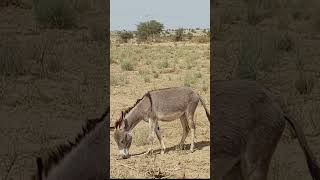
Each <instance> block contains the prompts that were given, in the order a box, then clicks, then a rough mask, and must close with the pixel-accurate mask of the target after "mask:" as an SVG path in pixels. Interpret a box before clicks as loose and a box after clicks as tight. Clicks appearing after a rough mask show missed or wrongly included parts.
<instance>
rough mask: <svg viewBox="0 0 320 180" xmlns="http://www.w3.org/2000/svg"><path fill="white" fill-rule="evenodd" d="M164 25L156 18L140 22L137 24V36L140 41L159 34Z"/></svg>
mask: <svg viewBox="0 0 320 180" xmlns="http://www.w3.org/2000/svg"><path fill="white" fill-rule="evenodd" d="M163 28H164V26H163V24H161V23H160V22H158V21H156V20H151V21H147V22H141V23H139V24H138V25H137V37H138V39H139V40H140V41H146V40H147V39H148V38H150V37H151V38H154V37H155V36H159V35H160V33H161V31H162V30H163Z"/></svg>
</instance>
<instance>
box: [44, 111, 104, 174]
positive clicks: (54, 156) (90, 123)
mask: <svg viewBox="0 0 320 180" xmlns="http://www.w3.org/2000/svg"><path fill="white" fill-rule="evenodd" d="M108 114H109V108H107V110H106V111H105V112H104V113H103V114H102V116H101V117H100V118H95V119H87V122H86V124H85V125H84V126H82V132H80V133H79V134H78V135H77V136H76V138H75V140H74V141H73V142H72V141H68V142H67V143H64V144H61V145H58V146H56V148H54V150H52V151H51V152H49V153H48V154H47V157H45V158H44V161H43V171H44V174H45V176H47V175H48V172H49V171H50V170H51V169H52V168H53V167H54V166H56V165H57V164H58V163H59V162H60V161H61V160H62V159H63V158H64V157H65V156H66V155H67V154H68V153H70V152H71V150H72V149H73V148H75V147H76V146H78V145H79V144H80V142H81V140H83V139H84V137H86V135H87V134H88V133H89V132H91V131H92V130H93V129H94V128H95V127H96V126H97V124H99V123H100V122H102V121H103V120H104V118H105V117H106V116H107V115H108Z"/></svg>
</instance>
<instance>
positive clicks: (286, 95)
mask: <svg viewBox="0 0 320 180" xmlns="http://www.w3.org/2000/svg"><path fill="white" fill-rule="evenodd" d="M250 2H253V1H236V0H231V1H215V4H214V7H215V8H214V9H213V11H211V13H212V15H213V21H214V34H213V39H212V43H213V44H214V48H213V54H214V56H213V60H214V61H213V63H214V68H213V71H212V73H213V74H211V78H212V79H213V80H220V79H238V78H243V77H244V76H245V75H248V76H249V77H251V79H256V80H257V81H258V82H259V83H261V84H263V85H265V86H266V87H267V88H269V89H270V90H271V91H272V92H273V93H274V94H275V95H276V96H278V97H279V102H280V103H281V105H282V107H283V109H284V110H285V112H286V113H288V114H291V115H292V116H293V117H294V118H295V119H296V120H297V121H298V122H299V124H300V125H301V126H302V127H303V130H304V132H305V134H306V135H307V141H308V143H309V145H310V148H311V150H312V151H313V152H314V154H315V156H316V157H317V162H318V163H320V138H319V137H320V136H319V132H320V118H319V117H320V116H319V115H320V114H319V112H320V111H319V110H320V102H319V92H320V84H319V72H320V64H319V63H320V62H319V57H320V51H319V47H320V33H319V32H320V26H319V22H320V18H319V17H320V16H319V11H318V9H319V7H320V6H319V3H318V4H317V3H316V1H308V2H307V1H299V0H298V1H294V2H293V1H292V2H291V1H254V2H261V4H262V5H261V7H262V8H261V9H259V8H256V7H257V6H254V5H252V6H251V5H249V4H248V3H250ZM280 2H282V3H284V4H282V5H281V4H278V5H277V3H280ZM294 3H295V4H294ZM312 3H313V4H312ZM248 9H249V10H253V11H256V12H258V13H257V14H253V15H252V14H251V20H249V19H248V16H247V15H248ZM253 11H251V12H253ZM263 12H265V13H263ZM259 13H260V14H259ZM248 76H247V77H248ZM213 168H214V167H213ZM268 179H269V180H289V179H290V180H300V179H304V180H311V176H310V174H309V172H308V168H307V164H306V161H305V157H304V154H303V152H302V150H301V148H300V146H299V143H298V141H297V139H296V138H292V135H291V133H290V131H289V129H288V125H287V128H286V130H285V132H284V134H283V136H282V139H281V141H280V142H279V144H278V146H277V149H276V151H275V154H274V156H273V159H272V163H271V166H270V171H269V177H268Z"/></svg>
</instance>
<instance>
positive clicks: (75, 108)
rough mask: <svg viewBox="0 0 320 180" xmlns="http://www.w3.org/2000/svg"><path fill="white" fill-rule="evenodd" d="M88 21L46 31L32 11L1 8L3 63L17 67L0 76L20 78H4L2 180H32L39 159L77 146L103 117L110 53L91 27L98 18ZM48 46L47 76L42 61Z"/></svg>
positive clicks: (0, 90) (0, 96) (0, 82)
mask: <svg viewBox="0 0 320 180" xmlns="http://www.w3.org/2000/svg"><path fill="white" fill-rule="evenodd" d="M85 17H86V18H85V19H82V21H81V22H83V23H84V24H79V26H81V27H83V28H79V29H73V30H57V29H55V30H54V29H53V30H45V29H38V28H37V27H36V25H35V22H34V20H33V14H32V10H31V9H28V8H27V9H23V8H18V7H13V6H9V7H1V10H0V37H1V39H0V42H1V43H0V49H1V54H0V60H1V63H3V62H5V61H6V60H9V61H10V62H14V63H13V65H12V66H11V67H13V68H3V67H1V70H0V71H1V72H3V71H8V72H9V73H10V74H15V75H11V76H3V75H0V117H1V118H0V147H1V148H0V179H4V180H5V179H8V180H9V179H14V180H24V179H29V178H30V175H31V174H33V173H35V168H36V165H35V158H36V156H40V155H44V154H45V153H46V152H47V151H48V150H49V149H51V148H53V147H54V146H55V145H57V144H60V143H65V142H66V140H73V139H74V137H75V135H76V134H78V133H79V132H80V131H81V126H82V125H83V124H84V123H85V120H86V119H87V118H95V117H99V116H100V115H101V113H102V112H104V108H106V102H107V98H106V93H107V92H108V91H107V85H106V82H107V76H106V69H105V68H106V66H107V64H106V60H105V59H104V53H105V47H104V46H99V43H98V42H96V41H93V40H92V37H91V35H90V28H89V29H88V25H87V24H86V22H89V21H91V20H93V21H98V20H99V16H97V14H95V15H94V14H93V16H85ZM103 18H104V19H106V17H103ZM103 18H102V19H103ZM104 22H106V21H105V20H104ZM47 42H48V45H49V46H48V47H49V48H48V50H47V51H46V53H45V56H44V62H45V63H44V64H45V65H44V68H43V70H44V71H43V72H42V71H41V65H40V63H39V62H37V59H39V55H40V54H41V48H42V47H44V45H45V43H47ZM6 47H9V49H8V48H6ZM6 50H7V51H6ZM1 74H2V73H1Z"/></svg>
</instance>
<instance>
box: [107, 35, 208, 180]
mask: <svg viewBox="0 0 320 180" xmlns="http://www.w3.org/2000/svg"><path fill="white" fill-rule="evenodd" d="M188 31H189V30H184V34H186V33H187V32H188ZM199 31H201V33H203V31H202V30H197V31H195V32H199ZM190 32H191V31H190ZM201 33H200V32H199V34H201ZM171 35H172V36H171V37H170V38H168V39H166V37H163V36H161V37H160V39H159V41H158V42H155V41H149V42H144V43H141V44H138V43H136V42H135V38H133V39H131V40H128V42H127V43H123V42H119V41H117V39H118V37H117V34H116V33H114V34H113V35H112V37H111V51H110V56H111V60H112V62H113V63H112V64H111V73H110V74H111V92H110V96H111V98H110V102H111V107H110V108H111V124H112V123H114V122H115V120H116V119H118V118H119V115H120V114H121V110H124V109H126V108H127V107H129V106H132V105H133V104H134V102H135V101H136V100H137V99H138V98H141V97H142V96H143V95H144V93H146V92H147V91H149V90H153V89H159V88H166V87H175V86H191V87H192V88H193V89H194V90H195V91H196V92H198V93H199V94H200V95H201V96H202V97H203V98H204V101H205V102H206V104H207V105H206V106H207V107H208V108H209V107H210V106H209V102H210V94H209V92H210V84H209V82H210V81H209V77H210V61H209V54H210V51H209V43H208V42H209V41H201V43H198V42H197V43H194V42H192V41H193V39H188V38H186V39H184V38H185V37H184V36H183V38H182V40H181V39H179V41H176V40H174V38H173V37H174V35H175V33H174V32H171ZM180 35H181V34H180ZM203 36H204V35H203ZM193 37H200V36H198V35H196V33H194V36H193ZM124 62H125V63H124ZM128 64H130V65H128ZM131 66H132V68H131ZM129 67H130V68H129ZM128 69H131V70H128ZM123 82H125V83H123ZM195 118H196V127H197V131H196V137H197V138H196V142H197V143H198V144H197V145H196V151H195V152H194V153H189V152H188V148H190V142H189V139H190V137H188V138H187V141H186V144H188V146H187V148H186V150H176V148H175V146H176V145H177V144H178V143H179V142H180V138H181V135H182V129H181V124H180V120H177V121H174V122H160V130H161V133H162V135H163V136H164V141H165V144H166V146H167V147H168V152H167V153H166V154H165V155H160V154H159V153H160V151H159V150H160V149H159V148H160V146H159V143H158V141H157V140H156V141H155V145H154V148H155V155H154V156H143V155H141V156H132V157H130V158H129V159H126V160H117V157H118V148H117V146H116V144H115V142H114V140H113V134H112V132H111V133H110V135H111V137H110V140H111V142H110V143H111V147H110V149H111V157H110V161H111V162H110V164H111V168H110V173H111V177H112V178H156V179H160V178H183V177H186V178H209V177H210V171H209V169H210V162H209V159H210V155H209V153H210V148H209V137H210V128H209V123H208V120H207V119H206V116H205V113H204V111H203V108H202V107H201V106H199V107H198V108H197V110H196V115H195ZM148 133H149V132H148V125H147V123H145V122H143V121H142V122H140V123H139V124H138V125H137V127H135V129H134V130H133V143H132V145H131V148H130V153H131V154H136V153H141V152H144V151H146V150H147V148H148V147H149V142H148ZM189 136H190V135H189ZM155 156H156V158H155ZM155 159H156V160H155ZM199 166H201V168H199ZM123 172H126V173H123ZM195 172H196V173H195Z"/></svg>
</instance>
